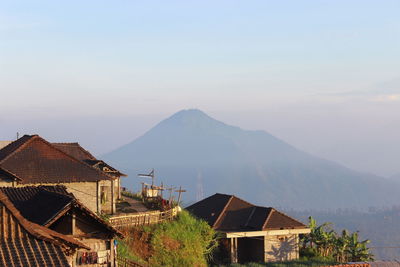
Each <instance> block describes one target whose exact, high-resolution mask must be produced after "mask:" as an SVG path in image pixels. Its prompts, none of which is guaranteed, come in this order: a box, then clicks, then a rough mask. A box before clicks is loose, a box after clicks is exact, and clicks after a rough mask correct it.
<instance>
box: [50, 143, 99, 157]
mask: <svg viewBox="0 0 400 267" xmlns="http://www.w3.org/2000/svg"><path fill="white" fill-rule="evenodd" d="M52 145H53V146H55V147H56V148H58V149H60V150H62V151H64V152H65V153H67V154H68V155H70V156H72V157H74V158H76V159H79V160H81V161H85V160H97V159H96V157H94V156H93V155H92V154H90V152H89V151H87V150H86V149H84V148H83V147H81V146H80V145H79V144H78V143H52Z"/></svg>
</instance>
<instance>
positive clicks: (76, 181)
mask: <svg viewBox="0 0 400 267" xmlns="http://www.w3.org/2000/svg"><path fill="white" fill-rule="evenodd" d="M118 179H119V176H118V175H111V174H110V173H109V172H105V171H103V170H101V169H99V168H98V167H95V166H92V165H90V164H89V163H86V162H84V161H82V160H80V159H77V158H75V157H74V156H71V154H70V153H68V152H66V151H65V149H60V145H58V146H57V145H54V144H51V143H49V142H47V141H46V140H44V139H43V138H41V137H40V136H38V135H24V136H23V137H21V138H19V139H17V140H16V141H14V142H11V143H9V144H8V145H6V146H4V147H3V148H2V149H0V186H10V187H20V186H32V185H64V186H65V187H66V188H67V191H68V192H70V193H73V194H74V196H75V197H76V198H77V199H78V200H79V201H80V202H81V203H83V204H84V205H85V206H86V207H88V208H89V209H90V210H92V211H93V212H97V213H107V214H113V213H114V212H115V207H116V199H117V198H118V192H119V180H118Z"/></svg>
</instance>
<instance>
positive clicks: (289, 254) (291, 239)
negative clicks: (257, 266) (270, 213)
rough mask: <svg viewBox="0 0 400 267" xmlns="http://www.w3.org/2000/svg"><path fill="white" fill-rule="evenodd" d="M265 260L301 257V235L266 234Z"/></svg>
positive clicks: (284, 259)
mask: <svg viewBox="0 0 400 267" xmlns="http://www.w3.org/2000/svg"><path fill="white" fill-rule="evenodd" d="M264 249H265V261H266V262H269V261H287V260H295V259H298V258H299V236H298V235H297V234H291V235H266V236H265V240H264Z"/></svg>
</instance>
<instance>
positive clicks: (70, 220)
mask: <svg viewBox="0 0 400 267" xmlns="http://www.w3.org/2000/svg"><path fill="white" fill-rule="evenodd" d="M0 193H1V194H2V195H3V199H6V200H7V201H8V202H10V203H12V205H13V206H14V207H15V209H17V210H18V212H19V214H20V215H21V216H22V217H23V218H24V219H26V220H27V221H29V222H30V223H33V224H36V225H39V226H40V227H42V228H43V227H45V228H46V229H48V230H50V231H55V232H57V233H58V234H60V235H63V236H66V237H68V238H70V239H72V240H75V241H76V242H78V243H79V244H81V245H82V246H81V247H76V248H75V249H74V250H73V251H70V252H69V253H68V255H66V257H67V260H68V263H69V266H71V267H75V266H76V267H78V266H93V267H94V266H96V267H102V266H104V267H106V266H107V267H113V266H116V255H115V251H116V248H115V245H114V240H115V237H117V236H119V237H122V234H121V233H120V232H118V231H117V230H116V229H114V228H113V227H112V226H111V225H109V224H108V223H107V222H105V221H104V220H102V219H101V218H100V217H99V216H97V215H96V214H95V213H93V212H92V211H91V210H89V209H88V208H86V207H85V206H84V205H83V204H82V203H80V202H79V200H77V199H76V198H75V197H74V196H73V195H72V194H71V193H68V192H67V190H66V188H65V186H27V187H1V188H0Z"/></svg>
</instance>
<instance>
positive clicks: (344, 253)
mask: <svg viewBox="0 0 400 267" xmlns="http://www.w3.org/2000/svg"><path fill="white" fill-rule="evenodd" d="M330 224H331V223H324V224H321V225H319V226H317V222H316V221H315V219H314V218H313V217H311V216H310V217H309V227H310V229H311V233H310V234H309V235H305V236H304V237H303V238H302V240H301V242H302V250H301V253H302V254H303V255H305V256H308V257H310V256H311V257H313V256H320V257H329V258H333V259H335V260H336V261H337V262H349V261H352V262H357V261H369V260H373V255H372V254H371V252H370V251H369V248H368V247H367V244H368V243H369V242H370V241H369V240H364V241H359V240H358V232H354V233H351V234H350V233H349V232H348V231H347V230H343V231H342V233H341V234H340V235H339V234H337V233H336V232H335V231H334V230H332V229H331V228H330Z"/></svg>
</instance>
